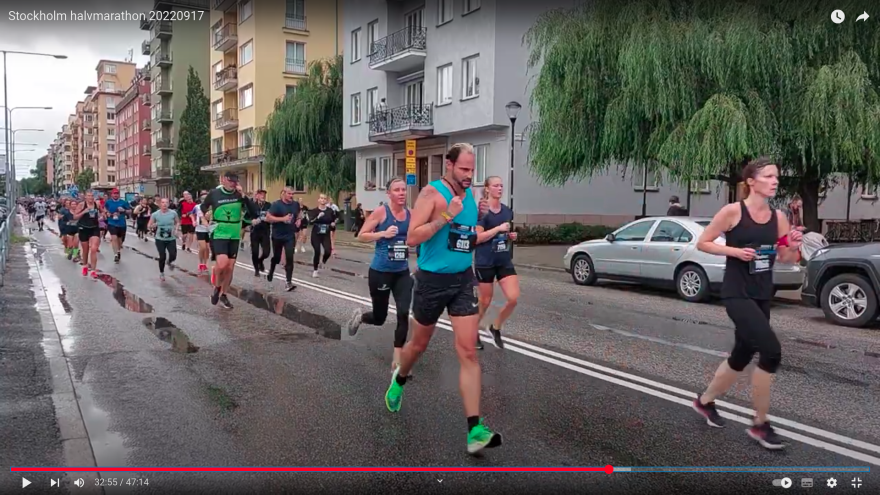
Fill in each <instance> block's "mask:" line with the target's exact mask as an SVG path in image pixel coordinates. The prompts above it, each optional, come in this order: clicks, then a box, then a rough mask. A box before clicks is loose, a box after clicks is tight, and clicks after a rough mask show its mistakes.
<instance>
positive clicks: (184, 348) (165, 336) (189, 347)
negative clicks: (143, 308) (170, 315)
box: [143, 316, 199, 354]
mask: <svg viewBox="0 0 880 495" xmlns="http://www.w3.org/2000/svg"><path fill="white" fill-rule="evenodd" d="M143 324H144V326H146V327H147V329H148V330H149V331H150V332H151V333H152V334H153V335H155V336H156V337H158V338H159V340H161V341H162V342H167V343H169V344H171V350H172V351H174V352H179V353H181V354H192V353H194V352H199V346H197V345H195V344H193V343H192V342H191V341H190V340H189V337H188V336H187V335H186V334H185V333H184V332H183V330H181V329H180V328H177V326H176V325H175V324H174V323H171V322H170V321H169V320H168V319H167V318H163V317H161V316H157V317H154V318H144V320H143Z"/></svg>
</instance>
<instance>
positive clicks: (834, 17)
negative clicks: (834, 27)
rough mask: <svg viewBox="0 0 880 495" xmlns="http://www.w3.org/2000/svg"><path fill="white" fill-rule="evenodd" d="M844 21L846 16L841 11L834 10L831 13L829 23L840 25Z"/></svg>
mask: <svg viewBox="0 0 880 495" xmlns="http://www.w3.org/2000/svg"><path fill="white" fill-rule="evenodd" d="M844 19H846V15H845V14H844V13H843V11H842V10H835V11H834V12H832V13H831V22H833V23H834V24H840V23H841V22H843V21H844Z"/></svg>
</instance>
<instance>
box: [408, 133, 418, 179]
mask: <svg viewBox="0 0 880 495" xmlns="http://www.w3.org/2000/svg"><path fill="white" fill-rule="evenodd" d="M406 173H407V175H410V174H415V173H416V140H415V139H407V140H406Z"/></svg>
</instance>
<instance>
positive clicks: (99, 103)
mask: <svg viewBox="0 0 880 495" xmlns="http://www.w3.org/2000/svg"><path fill="white" fill-rule="evenodd" d="M136 69H137V68H136V66H135V64H133V63H131V62H119V61H114V60H101V61H99V62H98V65H97V67H96V68H95V70H96V71H97V75H98V85H97V86H89V87H88V88H86V94H87V95H88V96H87V97H86V100H85V101H84V102H83V118H85V113H86V112H88V113H93V114H94V127H93V128H92V132H91V133H90V134H88V135H86V134H84V135H83V139H84V140H85V138H86V136H91V138H92V139H91V142H92V144H93V146H94V148H93V150H94V151H93V152H92V160H91V164H90V165H91V166H89V167H87V168H91V169H92V170H93V171H94V172H95V180H94V182H92V189H95V190H99V191H105V192H106V191H109V190H110V189H113V188H114V187H116V178H117V177H116V174H117V168H116V160H117V158H116V157H117V153H116V144H117V143H116V138H117V132H116V129H117V128H116V107H117V105H118V104H119V102H120V101H121V100H122V95H123V94H125V88H127V87H128V85H129V83H130V82H131V80H132V79H133V78H134V75H135V70H136ZM83 125H85V121H83ZM84 156H87V154H85V155H84ZM84 160H85V159H84Z"/></svg>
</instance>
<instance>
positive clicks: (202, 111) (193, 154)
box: [174, 66, 217, 196]
mask: <svg viewBox="0 0 880 495" xmlns="http://www.w3.org/2000/svg"><path fill="white" fill-rule="evenodd" d="M210 162H211V105H210V102H209V101H208V97H207V95H205V92H204V90H203V89H202V82H201V79H200V78H199V75H198V73H196V71H195V70H194V69H193V68H192V66H190V68H189V74H188V75H187V77H186V108H185V109H184V110H183V114H182V115H181V116H180V132H179V133H178V138H177V150H176V151H175V152H174V184H175V186H176V188H177V192H178V194H179V193H182V192H183V191H191V192H193V195H195V196H197V195H198V191H199V190H202V189H209V188H211V187H212V186H214V185H215V184H216V183H217V180H216V178H215V177H214V176H213V174H211V173H209V172H203V171H202V167H203V166H205V165H208V164H209V163H210Z"/></svg>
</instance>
